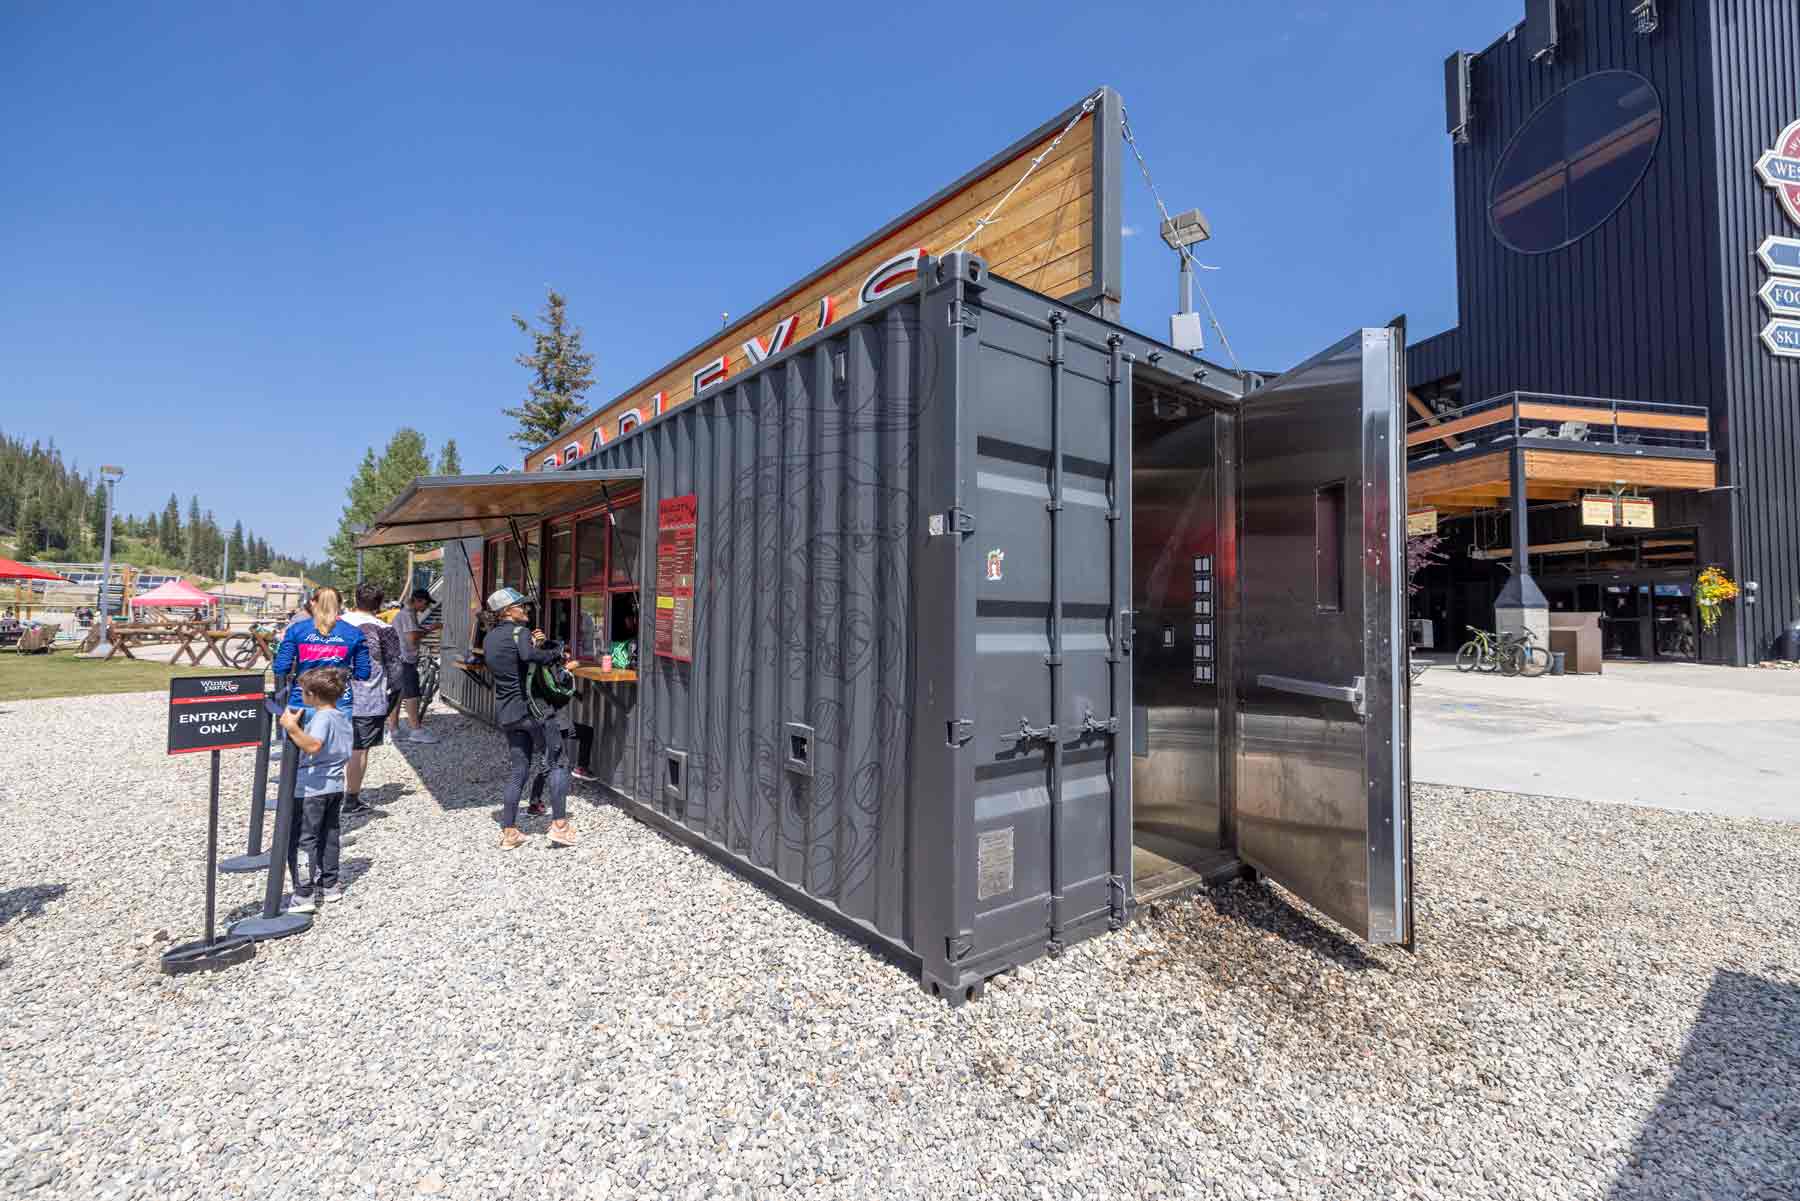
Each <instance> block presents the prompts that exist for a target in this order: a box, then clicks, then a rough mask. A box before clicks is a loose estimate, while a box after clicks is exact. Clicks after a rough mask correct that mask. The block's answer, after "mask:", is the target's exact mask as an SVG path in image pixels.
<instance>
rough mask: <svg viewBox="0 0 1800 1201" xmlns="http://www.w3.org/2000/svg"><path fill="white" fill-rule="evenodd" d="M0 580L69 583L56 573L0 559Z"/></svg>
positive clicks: (27, 564)
mask: <svg viewBox="0 0 1800 1201" xmlns="http://www.w3.org/2000/svg"><path fill="white" fill-rule="evenodd" d="M0 580H52V581H55V582H56V583H59V584H66V583H68V581H67V580H66V579H64V578H63V577H62V576H59V575H57V574H56V573H55V572H54V571H45V570H44V569H43V568H42V567H34V566H33V565H31V564H30V563H19V562H16V561H14V560H12V559H0Z"/></svg>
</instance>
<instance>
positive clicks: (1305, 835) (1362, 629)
mask: <svg viewBox="0 0 1800 1201" xmlns="http://www.w3.org/2000/svg"><path fill="white" fill-rule="evenodd" d="M1401 340H1402V339H1401V336H1400V335H1399V334H1398V333H1397V332H1396V331H1395V330H1392V329H1365V330H1361V331H1359V332H1358V333H1355V334H1352V335H1351V336H1350V337H1348V338H1346V339H1344V340H1343V341H1342V342H1339V343H1338V344H1337V345H1336V346H1333V347H1332V348H1331V349H1329V350H1327V351H1325V352H1324V353H1323V354H1321V355H1318V356H1317V357H1315V358H1313V359H1311V360H1309V361H1307V362H1306V363H1303V364H1302V365H1300V366H1299V367H1296V368H1295V369H1294V370H1292V371H1290V372H1288V373H1287V374H1285V375H1283V376H1281V377H1280V378H1279V379H1277V380H1275V381H1273V382H1272V383H1271V384H1270V385H1269V386H1268V387H1266V388H1264V389H1263V390H1262V391H1259V392H1254V393H1251V394H1250V395H1248V396H1246V397H1245V399H1244V402H1243V406H1242V409H1241V410H1240V417H1239V422H1240V424H1239V438H1240V442H1239V447H1240V452H1239V453H1240V477H1239V478H1240V481H1241V483H1240V488H1241V500H1240V510H1239V514H1240V517H1239V520H1240V529H1241V541H1240V544H1239V555H1240V559H1239V563H1240V570H1239V587H1240V593H1239V596H1240V605H1241V608H1240V620H1239V627H1238V628H1239V636H1238V640H1237V671H1236V682H1237V689H1238V760H1237V773H1236V774H1237V779H1236V788H1235V793H1236V808H1235V827H1236V840H1237V851H1238V855H1239V856H1240V857H1241V858H1242V859H1243V860H1244V861H1245V862H1246V863H1249V864H1251V865H1253V866H1255V867H1256V868H1258V869H1259V870H1261V871H1262V872H1263V873H1264V874H1266V875H1267V876H1269V877H1270V878H1271V879H1273V880H1275V881H1277V882H1279V883H1280V884H1282V885H1284V886H1286V887H1287V888H1290V889H1292V890H1293V891H1294V892H1295V893H1297V894H1299V895H1300V896H1301V897H1303V898H1305V899H1306V900H1307V901H1309V902H1311V903H1312V904H1313V905H1315V906H1317V907H1318V908H1319V909H1321V910H1323V911H1324V912H1325V913H1327V914H1329V915H1331V916H1332V917H1333V918H1335V919H1336V920H1337V921H1339V922H1342V923H1343V924H1344V925H1345V926H1347V927H1348V928H1349V929H1351V930H1353V931H1355V932H1356V933H1357V934H1359V935H1361V936H1362V937H1363V938H1364V939H1366V940H1368V941H1369V942H1374V943H1404V944H1407V945H1411V943H1412V926H1413V914H1412V822H1411V808H1410V799H1409V795H1408V775H1409V772H1408V748H1407V734H1408V713H1407V689H1408V685H1409V681H1408V678H1407V673H1406V666H1405V662H1404V658H1403V656H1404V655H1405V654H1406V639H1405V637H1404V636H1403V626H1402V622H1403V619H1404V618H1405V605H1406V591H1405V587H1406V584H1405V566H1406V564H1405V549H1406V543H1405V534H1404V529H1405V526H1404V523H1405V514H1406V503H1405V502H1406V476H1405V465H1404V457H1403V454H1402V447H1401V432H1402V431H1403V430H1404V428H1405V426H1404V424H1403V423H1402V420H1401V402H1402V398H1403V396H1404V394H1405V378H1404V369H1403V367H1402V365H1401V359H1400V354H1401V352H1402V349H1403V347H1402V346H1401Z"/></svg>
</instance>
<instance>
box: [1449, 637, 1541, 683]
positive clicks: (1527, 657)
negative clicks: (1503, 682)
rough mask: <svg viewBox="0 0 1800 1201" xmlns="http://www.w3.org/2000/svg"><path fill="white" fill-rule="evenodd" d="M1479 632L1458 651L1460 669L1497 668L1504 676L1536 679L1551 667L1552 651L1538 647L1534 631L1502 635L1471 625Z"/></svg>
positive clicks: (1486, 669)
mask: <svg viewBox="0 0 1800 1201" xmlns="http://www.w3.org/2000/svg"><path fill="white" fill-rule="evenodd" d="M1469 633H1471V634H1473V635H1475V636H1474V637H1473V638H1471V639H1469V640H1468V641H1467V642H1465V643H1463V644H1462V647H1461V649H1459V650H1458V651H1457V652H1456V670H1458V671H1475V670H1477V669H1479V670H1481V671H1497V672H1499V673H1500V674H1501V675H1503V676H1524V677H1526V678H1527V679H1536V678H1537V677H1538V676H1541V675H1543V674H1544V673H1545V672H1547V671H1549V670H1550V652H1549V651H1547V650H1545V649H1544V648H1543V647H1541V646H1538V645H1537V644H1536V643H1537V636H1536V635H1535V634H1533V633H1532V632H1531V631H1530V630H1525V631H1524V632H1522V633H1518V634H1498V633H1492V632H1490V631H1488V630H1478V629H1476V628H1475V627H1474V626H1470V627H1469Z"/></svg>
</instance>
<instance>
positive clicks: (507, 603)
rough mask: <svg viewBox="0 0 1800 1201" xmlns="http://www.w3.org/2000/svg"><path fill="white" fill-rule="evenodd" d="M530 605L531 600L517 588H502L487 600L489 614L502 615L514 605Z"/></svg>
mask: <svg viewBox="0 0 1800 1201" xmlns="http://www.w3.org/2000/svg"><path fill="white" fill-rule="evenodd" d="M530 603H531V598H529V597H527V596H526V595H525V594H524V593H523V592H520V591H519V590H518V589H517V588H501V589H500V590H498V591H497V592H495V593H494V595H492V596H490V597H488V599H487V606H488V612H490V613H501V612H504V611H505V610H507V609H510V608H512V607H513V606H514V605H527V604H530Z"/></svg>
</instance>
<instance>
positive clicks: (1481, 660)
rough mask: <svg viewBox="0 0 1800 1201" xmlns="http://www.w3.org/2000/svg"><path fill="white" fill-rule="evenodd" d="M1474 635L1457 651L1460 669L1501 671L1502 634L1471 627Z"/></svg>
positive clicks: (1470, 629)
mask: <svg viewBox="0 0 1800 1201" xmlns="http://www.w3.org/2000/svg"><path fill="white" fill-rule="evenodd" d="M1469 633H1471V634H1473V635H1474V637H1473V638H1470V639H1469V640H1468V641H1467V642H1465V643H1463V644H1462V647H1461V648H1460V649H1459V650H1458V651H1457V652H1456V670H1458V671H1478V670H1479V671H1499V670H1500V666H1501V658H1502V656H1501V654H1500V635H1498V634H1495V633H1491V632H1489V631H1487V630H1480V629H1476V628H1475V627H1474V626H1470V627H1469Z"/></svg>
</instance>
